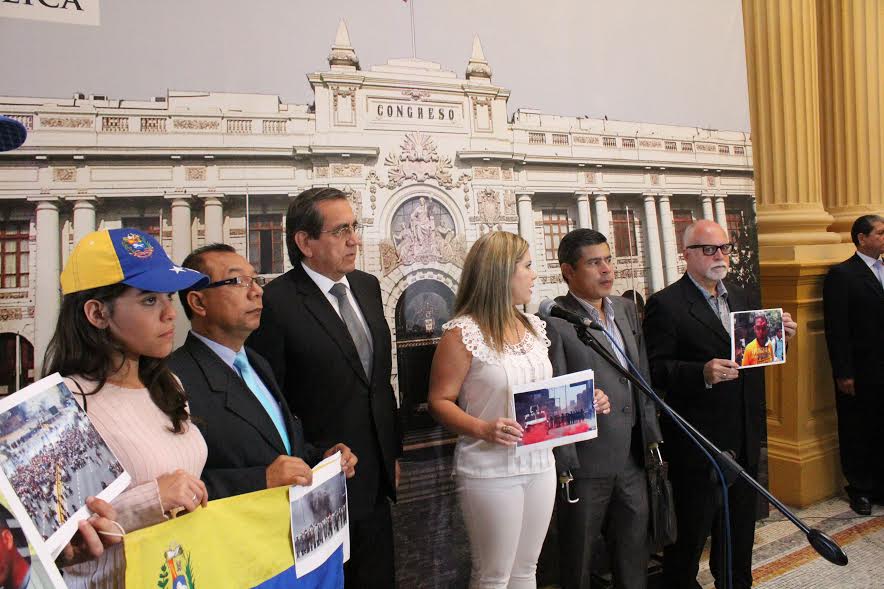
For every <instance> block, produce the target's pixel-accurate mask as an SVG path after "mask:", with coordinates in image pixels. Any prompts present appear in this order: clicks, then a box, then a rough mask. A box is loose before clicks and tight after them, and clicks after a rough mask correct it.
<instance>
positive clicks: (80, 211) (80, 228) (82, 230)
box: [67, 196, 98, 245]
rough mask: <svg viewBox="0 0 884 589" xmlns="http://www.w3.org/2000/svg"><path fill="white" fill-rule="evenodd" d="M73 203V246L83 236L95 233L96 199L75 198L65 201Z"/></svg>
mask: <svg viewBox="0 0 884 589" xmlns="http://www.w3.org/2000/svg"><path fill="white" fill-rule="evenodd" d="M67 200H69V201H71V202H73V203H74V245H76V244H78V243H79V242H80V240H81V239H83V236H84V235H88V234H89V233H92V232H93V231H95V205H96V202H97V200H98V199H96V198H95V197H94V196H76V197H72V198H69V199H67Z"/></svg>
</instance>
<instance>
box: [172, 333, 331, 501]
mask: <svg viewBox="0 0 884 589" xmlns="http://www.w3.org/2000/svg"><path fill="white" fill-rule="evenodd" d="M246 354H247V355H248V358H249V363H251V365H252V368H254V369H255V372H257V373H258V376H259V377H261V380H262V381H263V382H264V385H265V386H266V387H267V389H268V390H269V391H270V392H271V394H272V395H273V397H274V399H276V402H277V403H278V404H279V408H280V410H281V411H282V416H283V419H284V420H285V425H286V430H287V431H288V434H289V442H290V443H291V446H292V455H294V456H297V457H299V458H301V459H302V460H304V461H305V462H307V463H308V464H310V465H311V466H312V465H314V464H316V463H317V462H318V461H319V459H320V458H321V452H320V451H319V450H317V449H316V448H314V447H313V446H312V445H310V444H307V443H306V442H305V441H304V433H303V429H302V427H301V422H300V420H298V418H297V417H295V416H293V415H292V413H291V411H289V407H288V405H287V404H286V402H285V399H283V398H282V393H281V392H280V390H279V387H278V386H277V384H276V379H275V378H273V372H272V371H271V370H270V365H269V364H267V361H266V360H264V358H262V357H261V356H260V355H259V354H257V353H256V352H254V351H253V350H250V349H248V348H246ZM169 367H170V368H171V369H172V372H174V373H175V374H176V375H177V376H178V378H180V379H181V383H182V384H183V385H184V390H185V392H186V393H187V398H188V402H189V403H190V415H191V416H192V417H193V421H194V423H195V424H196V425H197V427H199V429H200V431H201V432H202V434H203V437H205V439H206V445H207V446H208V447H209V456H208V459H207V461H206V467H205V468H204V469H203V474H202V479H203V480H204V481H205V483H206V487H207V488H208V490H209V497H210V498H211V499H221V498H223V497H229V496H231V495H240V494H242V493H251V492H252V491H259V490H261V489H266V488H267V478H266V471H267V467H268V466H269V465H270V463H271V462H273V461H274V460H276V458H277V457H279V456H280V455H281V454H286V449H285V445H284V444H283V441H282V438H281V437H280V436H279V432H278V431H277V430H276V426H275V425H273V421H272V420H271V419H270V416H269V415H267V411H266V410H265V409H264V407H263V406H262V405H261V402H260V401H258V399H257V398H255V395H254V394H253V393H252V391H250V390H249V389H248V387H247V386H246V384H245V383H244V382H243V380H242V379H241V378H240V376H239V375H238V374H237V373H236V372H235V371H234V370H233V369H232V368H230V367H229V366H228V365H227V364H225V363H224V361H223V360H221V358H220V357H218V355H217V354H216V353H215V352H213V351H212V350H211V349H210V348H209V347H208V346H207V345H206V344H204V343H203V342H201V341H200V340H199V339H197V338H196V337H195V336H194V335H193V334H188V336H187V340H185V342H184V345H183V346H181V347H180V348H178V349H177V350H175V352H174V353H173V354H172V356H171V357H170V358H169Z"/></svg>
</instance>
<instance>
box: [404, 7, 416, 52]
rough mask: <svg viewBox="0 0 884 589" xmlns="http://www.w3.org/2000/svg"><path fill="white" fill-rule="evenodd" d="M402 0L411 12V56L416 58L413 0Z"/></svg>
mask: <svg viewBox="0 0 884 589" xmlns="http://www.w3.org/2000/svg"><path fill="white" fill-rule="evenodd" d="M403 1H404V2H405V3H406V4H408V10H409V12H411V58H412V59H417V50H416V49H415V44H414V0H411V2H409V1H408V0H403Z"/></svg>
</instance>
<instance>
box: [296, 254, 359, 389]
mask: <svg viewBox="0 0 884 589" xmlns="http://www.w3.org/2000/svg"><path fill="white" fill-rule="evenodd" d="M294 270H295V272H294V275H293V277H294V279H295V284H296V286H297V288H298V291H299V292H300V293H301V294H302V295H303V296H304V307H305V308H306V309H307V311H308V312H309V313H310V314H311V315H313V317H314V318H315V319H316V323H317V324H318V325H319V327H320V328H321V329H323V330H325V332H326V333H328V335H329V337H331V338H332V340H333V341H334V342H335V343H336V344H337V346H338V347H339V348H340V349H341V353H342V354H343V355H344V357H345V358H346V359H347V361H348V362H349V363H350V367H351V368H352V369H353V371H354V372H356V374H358V375H359V378H361V379H362V381H363V382H364V383H365V384H370V383H369V382H368V378H367V377H366V376H365V370H364V369H363V368H362V361H361V360H360V359H359V352H357V351H356V344H354V343H353V338H351V337H350V332H349V331H347V325H346V324H345V323H344V320H343V319H341V316H340V315H338V314H337V312H335V309H334V307H332V304H331V303H330V302H329V300H328V298H326V296H325V293H323V292H322V291H321V290H319V287H318V286H316V283H315V282H313V279H312V278H310V276H309V275H308V274H307V272H305V271H304V268H303V267H302V266H301V263H300V262H299V263H297V264H295V266H294ZM351 286H352V285H351ZM354 296H355V293H354Z"/></svg>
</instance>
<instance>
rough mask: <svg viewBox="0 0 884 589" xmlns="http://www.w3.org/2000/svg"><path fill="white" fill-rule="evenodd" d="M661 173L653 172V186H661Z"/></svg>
mask: <svg viewBox="0 0 884 589" xmlns="http://www.w3.org/2000/svg"><path fill="white" fill-rule="evenodd" d="M659 184H660V174H651V186H659Z"/></svg>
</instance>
